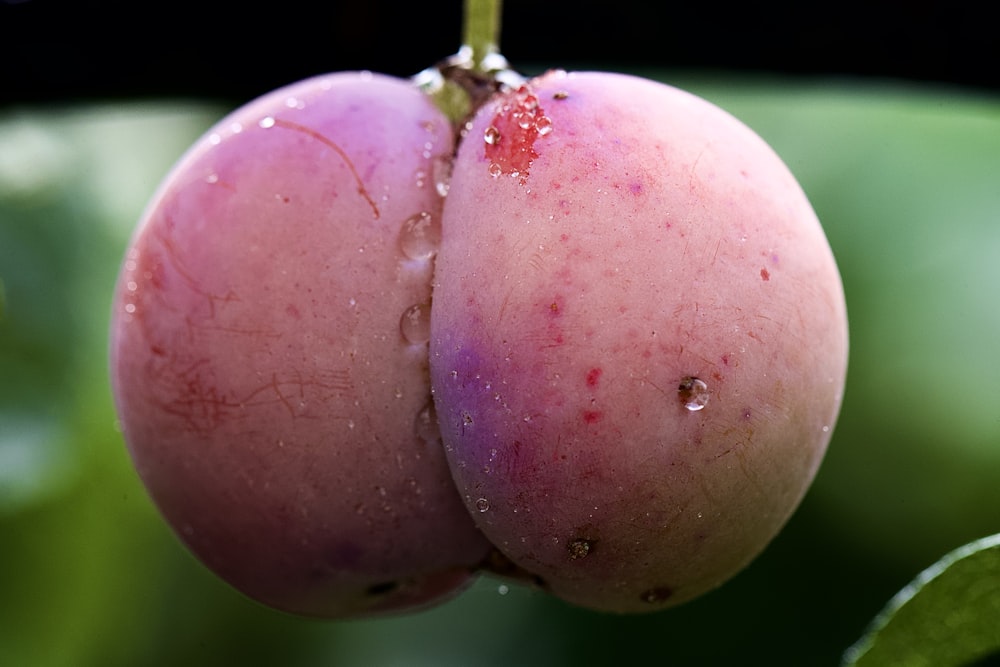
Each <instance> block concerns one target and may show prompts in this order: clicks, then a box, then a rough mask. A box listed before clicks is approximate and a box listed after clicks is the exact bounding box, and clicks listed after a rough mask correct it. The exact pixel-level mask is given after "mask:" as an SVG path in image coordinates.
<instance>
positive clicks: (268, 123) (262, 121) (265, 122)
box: [257, 116, 274, 130]
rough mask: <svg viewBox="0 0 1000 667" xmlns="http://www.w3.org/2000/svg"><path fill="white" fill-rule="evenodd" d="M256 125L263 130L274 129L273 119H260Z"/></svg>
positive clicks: (265, 117) (269, 117)
mask: <svg viewBox="0 0 1000 667" xmlns="http://www.w3.org/2000/svg"><path fill="white" fill-rule="evenodd" d="M257 125H259V126H260V127H262V128H264V129H265V130H266V129H268V128H269V127H274V117H273V116H264V117H263V118H261V119H260V122H259V123H257Z"/></svg>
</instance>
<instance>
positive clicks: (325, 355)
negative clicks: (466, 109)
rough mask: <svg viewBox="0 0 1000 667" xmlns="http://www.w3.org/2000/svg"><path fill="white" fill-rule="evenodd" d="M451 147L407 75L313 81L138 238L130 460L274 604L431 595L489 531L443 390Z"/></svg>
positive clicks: (242, 126)
mask: <svg viewBox="0 0 1000 667" xmlns="http://www.w3.org/2000/svg"><path fill="white" fill-rule="evenodd" d="M452 151H453V131H452V127H451V124H450V122H449V121H448V120H447V119H446V118H445V117H444V116H443V115H442V113H441V112H440V111H438V109H437V108H435V106H434V105H433V104H432V103H431V101H430V100H429V98H427V97H426V96H425V95H423V94H421V93H420V91H418V90H417V89H416V88H415V87H414V86H412V85H411V84H410V83H409V82H407V81H403V80H399V79H393V78H389V77H385V76H379V75H372V74H369V73H340V74H335V75H330V76H323V77H318V78H314V79H309V80H307V81H303V82H300V83H298V84H294V85H292V86H289V87H287V88H283V89H281V90H277V91H274V92H272V93H270V94H268V95H266V96H264V97H262V98H261V99H259V100H257V101H255V102H252V103H251V104H249V105H247V106H245V107H243V108H242V109H240V110H238V111H236V112H234V113H233V114H232V115H230V116H229V117H227V118H225V119H224V120H222V121H221V122H220V123H219V124H218V125H217V126H216V127H214V128H213V129H212V130H210V131H209V132H208V133H207V134H206V135H205V137H203V138H202V139H201V140H200V141H199V143H198V144H197V145H195V146H194V147H193V148H192V149H191V150H190V151H189V152H188V154H187V155H186V156H185V157H184V158H183V159H182V160H181V161H180V162H179V164H178V165H177V166H176V167H175V168H174V170H173V172H172V173H171V174H170V175H169V176H168V178H167V179H166V180H165V182H164V184H163V185H162V186H161V188H160V190H159V192H158V193H157V195H156V196H155V198H154V199H153V201H152V202H151V203H150V205H149V207H148V209H147V211H146V213H145V215H144V217H143V220H142V221H141V224H140V226H139V228H138V229H137V231H136V233H135V235H134V238H133V240H132V242H131V245H130V247H129V249H128V251H127V255H126V259H125V262H124V266H123V269H122V273H121V275H120V278H119V282H118V286H117V293H116V299H115V310H114V314H113V322H112V333H111V368H112V380H113V389H114V393H115V397H116V404H117V410H118V414H119V416H120V422H121V427H122V430H123V433H124V437H125V439H126V441H127V444H128V446H129V450H130V452H131V455H132V457H133V460H134V463H135V466H136V469H137V470H138V473H139V474H140V476H141V478H142V481H143V482H144V483H145V485H146V486H147V488H148V490H149V492H150V494H151V495H152V497H153V499H154V500H155V502H156V504H157V506H158V507H159V509H160V510H161V511H162V513H163V514H164V516H165V517H166V518H167V519H168V521H169V523H170V524H171V525H172V526H173V528H174V530H175V531H176V533H177V534H178V535H179V537H180V538H181V539H182V540H183V541H184V542H185V543H186V544H187V546H188V547H190V549H191V550H192V551H193V552H194V553H195V554H196V555H197V556H198V557H199V558H200V559H201V560H202V561H203V562H204V563H205V564H206V565H207V566H208V567H209V568H211V569H212V570H214V571H215V572H216V573H218V574H219V575H220V576H221V577H223V578H224V579H226V580H227V581H228V582H230V583H231V584H232V585H234V586H235V587H237V588H238V589H239V590H241V591H243V592H244V593H246V594H248V595H249V596H251V597H253V598H255V599H257V600H259V601H261V602H264V603H266V604H268V605H271V606H274V607H277V608H280V609H283V610H287V611H291V612H296V613H300V614H306V615H316V616H338V615H346V614H363V613H369V612H376V611H384V610H399V609H403V608H409V607H413V606H419V605H422V604H427V603H430V602H432V601H434V600H438V599H441V598H443V597H446V596H448V595H450V594H453V593H455V592H456V591H458V590H461V589H462V587H463V586H464V585H466V584H467V583H468V582H469V581H470V580H471V577H472V576H474V575H473V572H474V570H475V566H476V564H477V563H479V562H480V561H481V560H482V559H483V558H484V557H485V555H486V554H487V552H488V550H489V548H490V546H489V544H488V543H487V542H486V540H485V539H484V537H483V536H482V534H481V533H480V532H479V531H478V530H477V529H476V528H475V527H474V525H473V522H472V520H471V518H470V517H469V515H468V514H467V513H466V511H465V509H464V508H463V506H462V503H461V500H460V497H459V496H458V494H457V493H456V491H455V488H454V485H453V484H452V481H451V477H450V474H449V471H448V467H447V464H446V461H445V457H444V454H443V450H442V448H441V444H440V437H439V434H438V431H437V426H436V423H435V420H434V416H433V406H432V405H431V403H430V388H429V380H428V352H427V339H428V336H429V322H428V321H427V320H428V318H429V315H430V313H429V307H428V304H429V301H430V296H431V275H432V268H433V254H434V251H435V249H436V245H437V243H438V241H439V223H440V214H441V202H442V199H441V196H440V194H439V193H438V191H437V189H436V188H435V183H434V174H435V173H437V172H439V171H440V163H441V161H442V160H444V161H447V160H448V159H450V157H451V154H452Z"/></svg>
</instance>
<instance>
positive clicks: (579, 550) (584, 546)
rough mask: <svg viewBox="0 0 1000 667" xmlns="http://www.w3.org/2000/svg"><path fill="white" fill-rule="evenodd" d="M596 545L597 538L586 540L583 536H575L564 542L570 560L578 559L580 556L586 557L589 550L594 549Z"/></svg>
mask: <svg viewBox="0 0 1000 667" xmlns="http://www.w3.org/2000/svg"><path fill="white" fill-rule="evenodd" d="M596 545H597V540H588V539H586V538H583V537H577V538H575V539H572V540H570V541H569V542H567V543H566V551H568V552H569V557H570V559H572V560H579V559H580V558H586V557H587V556H588V555H590V552H591V551H593V550H594V547H595V546H596Z"/></svg>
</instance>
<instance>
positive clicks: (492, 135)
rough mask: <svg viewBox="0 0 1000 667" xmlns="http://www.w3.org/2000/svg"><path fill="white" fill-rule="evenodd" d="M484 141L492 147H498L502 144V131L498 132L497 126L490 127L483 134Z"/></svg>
mask: <svg viewBox="0 0 1000 667" xmlns="http://www.w3.org/2000/svg"><path fill="white" fill-rule="evenodd" d="M483 141H485V142H486V143H487V144H489V145H490V146H496V145H497V144H498V143H500V130H498V129H497V128H496V126H494V125H490V126H489V127H488V128H486V131H485V132H484V133H483Z"/></svg>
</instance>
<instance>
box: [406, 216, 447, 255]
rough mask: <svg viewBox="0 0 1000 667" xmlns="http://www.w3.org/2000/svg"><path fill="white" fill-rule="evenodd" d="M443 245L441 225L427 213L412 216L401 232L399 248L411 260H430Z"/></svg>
mask: <svg viewBox="0 0 1000 667" xmlns="http://www.w3.org/2000/svg"><path fill="white" fill-rule="evenodd" d="M440 245H441V225H440V223H439V222H438V221H437V220H435V218H434V216H432V215H431V214H430V213H428V212H427V211H421V212H420V213H417V214H416V215H411V216H410V217H409V218H407V219H406V221H405V222H404V223H403V228H402V229H401V230H400V232H399V248H400V250H402V251H403V254H404V255H406V256H407V257H408V258H410V259H429V258H430V257H432V256H433V255H434V253H436V252H437V249H438V246H440Z"/></svg>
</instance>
